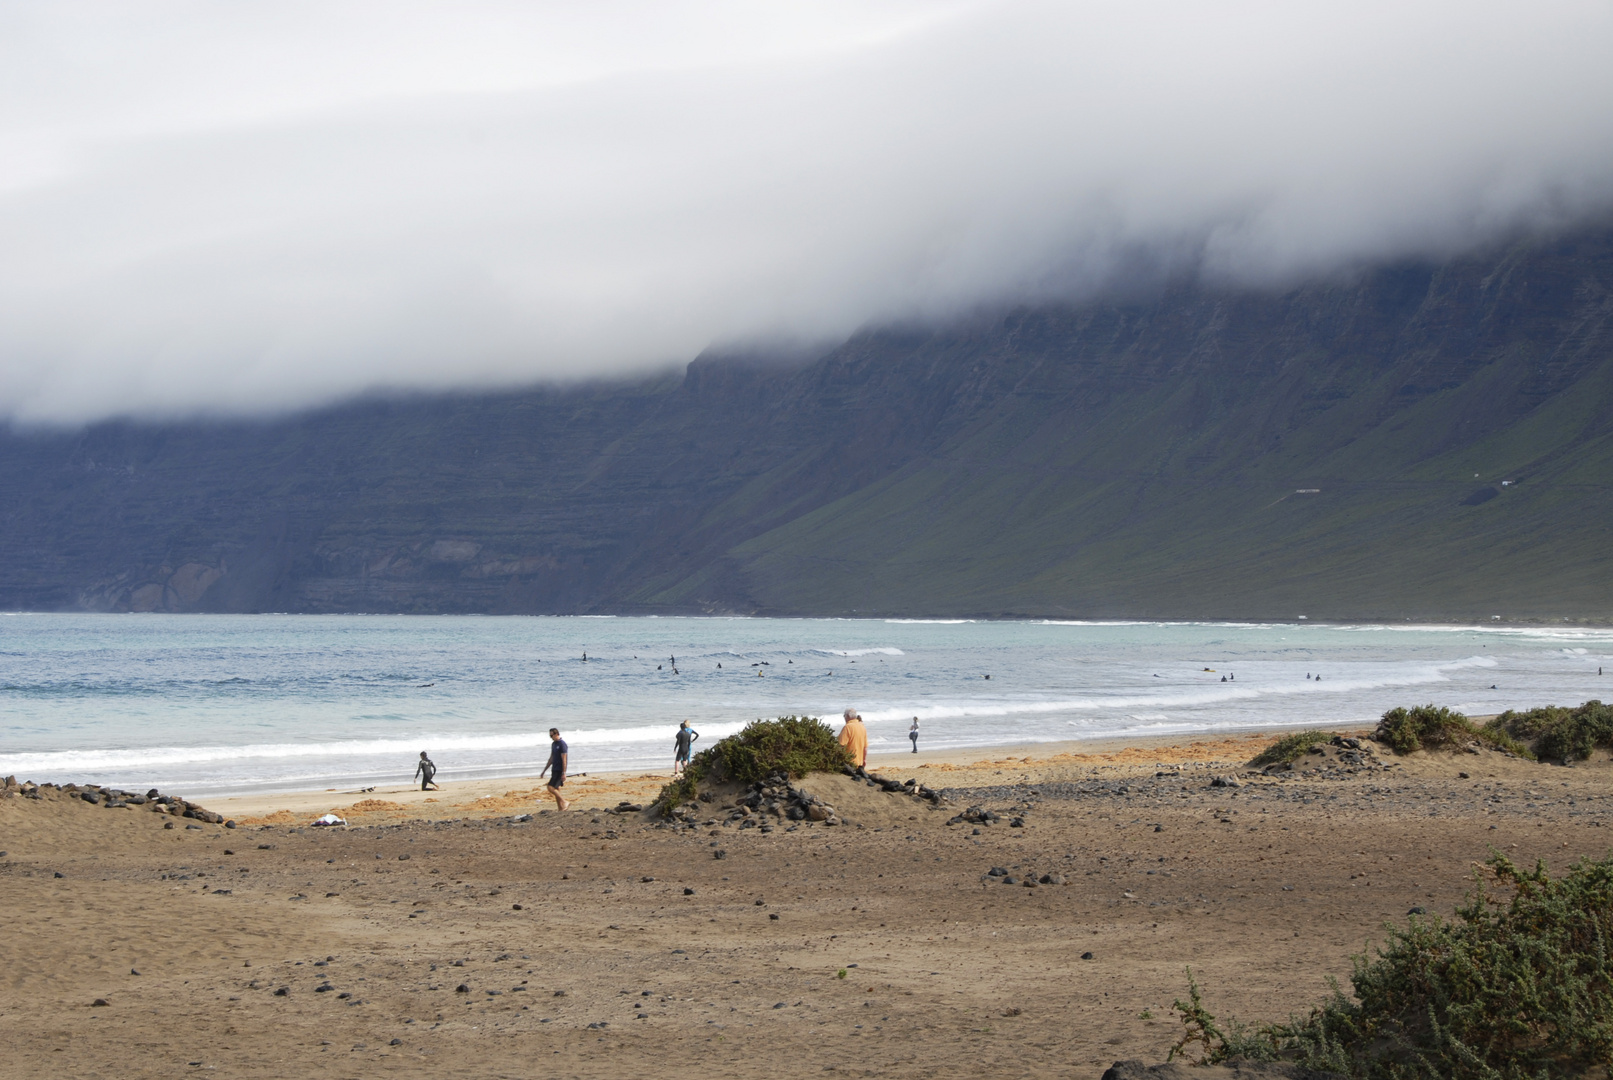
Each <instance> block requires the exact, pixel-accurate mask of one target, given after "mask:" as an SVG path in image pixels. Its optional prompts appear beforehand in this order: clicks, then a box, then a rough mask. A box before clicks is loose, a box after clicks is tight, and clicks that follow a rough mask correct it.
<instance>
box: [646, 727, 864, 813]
mask: <svg viewBox="0 0 1613 1080" xmlns="http://www.w3.org/2000/svg"><path fill="white" fill-rule="evenodd" d="M849 764H851V757H850V755H848V754H847V753H846V749H845V747H843V746H841V745H840V742H839V740H838V739H837V738H836V736H835V733H834V729H833V728H831V727H830V726H829V725H828V724H825V723H824V722H823V721H822V720H819V719H817V718H816V717H811V716H781V717H779V718H778V719H777V720H754V721H752V722H751V723H749V724H746V725H745V729H744V730H743V731H741V732H739V733H738V734H737V735H730V736H728V738H726V739H722V740H719V741H718V742H717V743H716V745H714V746H712V747H710V748H709V749H706V750H702V751H701V752H700V753H698V754H696V755H695V756H694V758H693V759H692V760H691V761H690V762H689V764H688V765H687V766H685V767H684V770H683V775H682V776H681V777H679V778H678V779H676V780H674V781H672V782H671V783H670V784H667V785H666V786H665V787H663V788H662V789H661V794H660V795H659V796H657V797H656V805H658V806H659V807H660V808H661V810H662V811H663V812H665V811H668V810H671V809H672V807H674V806H677V805H679V804H681V803H685V802H688V801H689V800H690V799H692V798H694V797H695V795H696V794H697V793H698V791H699V787H700V783H701V781H703V780H706V779H713V780H733V781H737V782H738V783H741V784H750V783H755V782H756V781H757V780H760V779H762V778H763V777H765V776H768V775H770V774H772V773H775V772H782V773H784V774H785V775H787V776H789V777H790V779H792V780H799V779H800V778H801V777H803V776H806V775H807V774H808V773H814V772H838V771H839V770H840V769H842V768H843V767H845V766H847V765H849Z"/></svg>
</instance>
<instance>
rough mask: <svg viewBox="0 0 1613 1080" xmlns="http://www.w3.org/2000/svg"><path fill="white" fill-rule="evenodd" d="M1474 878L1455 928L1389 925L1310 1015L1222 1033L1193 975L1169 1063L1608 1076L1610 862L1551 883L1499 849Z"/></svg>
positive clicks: (1611, 1048) (1432, 1077)
mask: <svg viewBox="0 0 1613 1080" xmlns="http://www.w3.org/2000/svg"><path fill="white" fill-rule="evenodd" d="M1474 876H1475V882H1474V889H1473V891H1472V892H1471V893H1470V894H1469V897H1468V901H1467V903H1466V904H1465V905H1464V906H1462V907H1459V908H1458V909H1457V911H1456V918H1455V919H1453V920H1450V921H1446V920H1443V919H1440V918H1439V917H1438V916H1434V917H1431V918H1423V917H1415V916H1414V917H1413V918H1412V919H1411V921H1410V922H1409V924H1408V925H1407V926H1406V927H1405V928H1404V929H1399V928H1395V927H1389V928H1388V941H1387V944H1386V945H1385V946H1384V947H1383V948H1381V949H1379V950H1378V951H1377V956H1376V957H1375V958H1374V959H1371V960H1368V959H1367V958H1366V957H1365V956H1357V957H1355V958H1354V972H1353V974H1352V975H1351V984H1352V988H1353V993H1351V994H1349V995H1346V994H1345V993H1343V991H1342V990H1340V989H1339V988H1338V986H1336V985H1335V986H1334V988H1333V994H1332V996H1331V998H1330V999H1329V1000H1327V1001H1325V1002H1324V1003H1322V1004H1320V1005H1317V1006H1316V1007H1314V1008H1313V1009H1312V1010H1311V1012H1310V1013H1309V1015H1307V1016H1304V1017H1298V1018H1291V1019H1290V1020H1289V1021H1288V1022H1286V1023H1277V1024H1268V1025H1264V1026H1260V1027H1256V1028H1245V1027H1241V1026H1239V1025H1236V1024H1231V1023H1228V1024H1226V1025H1225V1028H1223V1026H1222V1025H1221V1024H1220V1023H1219V1022H1218V1021H1217V1020H1216V1018H1215V1017H1214V1016H1213V1015H1211V1014H1210V1013H1209V1012H1208V1011H1207V1010H1206V1009H1205V1007H1204V1004H1203V1002H1202V1000H1201V996H1200V992H1199V988H1198V986H1197V985H1196V984H1195V983H1194V982H1193V980H1192V973H1191V972H1189V973H1188V987H1189V996H1188V1001H1187V1002H1181V1001H1178V1002H1177V1003H1176V1010H1177V1012H1178V1013H1180V1014H1181V1017H1182V1022H1183V1024H1184V1025H1185V1027H1186V1033H1185V1034H1184V1035H1183V1037H1182V1039H1181V1041H1180V1042H1178V1043H1177V1046H1176V1049H1175V1050H1173V1051H1172V1056H1175V1054H1176V1053H1178V1052H1181V1051H1184V1050H1186V1049H1188V1048H1190V1047H1193V1046H1195V1045H1196V1046H1197V1047H1198V1048H1199V1051H1200V1052H1201V1056H1202V1058H1203V1059H1204V1060H1205V1061H1207V1062H1209V1063H1212V1064H1214V1063H1220V1062H1225V1061H1232V1060H1237V1059H1240V1058H1242V1059H1252V1060H1272V1059H1282V1060H1286V1061H1294V1062H1297V1063H1299V1064H1302V1065H1305V1066H1308V1067H1310V1068H1314V1069H1319V1070H1325V1071H1329V1072H1335V1073H1339V1074H1342V1075H1345V1076H1350V1077H1358V1078H1361V1080H1436V1078H1438V1080H1481V1078H1482V1080H1526V1078H1528V1080H1538V1078H1541V1077H1546V1078H1554V1077H1583V1076H1607V1075H1609V1074H1610V1070H1613V857H1609V858H1605V859H1602V860H1600V861H1592V860H1581V861H1579V862H1577V863H1575V864H1574V865H1573V866H1571V867H1570V868H1569V869H1568V871H1567V872H1566V873H1565V874H1563V875H1562V876H1561V877H1552V876H1551V874H1550V873H1549V872H1548V871H1547V869H1546V867H1545V865H1544V864H1543V863H1537V864H1536V866H1535V868H1534V870H1532V871H1528V870H1521V869H1519V868H1518V867H1517V866H1515V865H1513V863H1511V862H1510V861H1509V860H1508V859H1507V858H1506V857H1505V856H1502V855H1500V854H1492V855H1491V857H1490V859H1489V860H1488V862H1487V863H1486V866H1485V867H1484V868H1479V869H1476V870H1475V872H1474ZM1493 889H1499V890H1502V891H1503V898H1502V899H1501V900H1498V899H1497V898H1496V895H1495V893H1494V892H1493V891H1492V890H1493ZM1505 891H1510V893H1511V895H1510V896H1509V897H1508V896H1505V895H1504V893H1505ZM1228 1032H1230V1034H1229V1033H1228Z"/></svg>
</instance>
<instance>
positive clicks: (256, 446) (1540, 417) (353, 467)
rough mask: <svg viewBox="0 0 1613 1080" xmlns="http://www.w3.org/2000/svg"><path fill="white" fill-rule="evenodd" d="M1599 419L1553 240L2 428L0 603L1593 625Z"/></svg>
mask: <svg viewBox="0 0 1613 1080" xmlns="http://www.w3.org/2000/svg"><path fill="white" fill-rule="evenodd" d="M1610 406H1613V232H1609V231H1608V230H1606V229H1591V230H1582V231H1580V232H1577V233H1574V234H1570V235H1565V236H1559V237H1554V238H1550V239H1536V240H1528V241H1521V242H1518V243H1515V244H1512V245H1509V246H1507V247H1504V248H1499V249H1495V250H1490V251H1485V252H1480V253H1475V254H1469V255H1465V256H1462V257H1459V258H1453V259H1450V260H1446V261H1444V262H1441V263H1432V262H1429V263H1402V264H1397V265H1393V266H1385V267H1378V268H1374V269H1369V270H1366V271H1363V272H1362V273H1360V274H1359V275H1358V276H1357V277H1356V278H1355V279H1353V280H1349V281H1323V282H1312V283H1307V284H1302V285H1299V286H1296V287H1293V288H1289V289H1287V290H1282V291H1271V292H1234V291H1230V290H1214V289H1209V288H1205V287H1202V286H1198V285H1193V284H1190V283H1175V284H1170V285H1168V286H1166V287H1164V288H1163V289H1161V290H1160V291H1158V292H1157V293H1155V294H1154V295H1152V296H1149V297H1143V298H1133V299H1131V300H1129V301H1127V302H1119V301H1114V302H1107V303H1090V304H1081V305H1045V306H1039V307H1034V308H1020V309H1016V310H1012V311H1008V312H1005V313H1002V314H1000V315H997V316H994V317H989V318H988V317H979V318H975V319H973V320H971V321H969V322H967V323H963V324H958V325H953V326H948V327H940V328H934V329H913V328H908V329H901V330H873V331H869V332H865V333H862V334H859V335H856V336H855V337H853V338H852V339H850V340H849V341H847V342H845V343H844V344H842V345H840V346H838V347H837V348H834V349H832V350H828V351H827V352H826V353H825V354H824V355H822V356H820V357H818V358H816V359H814V360H811V361H806V362H801V363H797V364H794V365H778V364H764V363H759V362H753V361H749V360H747V359H745V358H743V357H726V358H725V357H703V358H699V359H697V360H695V361H693V362H691V363H690V364H689V365H688V366H687V368H686V369H685V371H684V372H683V373H681V374H680V375H667V376H661V377H656V378H649V379H644V380H640V381H635V382H625V383H615V384H600V385H591V386H583V387H573V388H569V389H554V388H549V389H543V388H539V389H533V390H528V391H521V392H511V393H502V394H481V395H468V394H460V395H441V396H433V397H418V398H406V399H390V400H368V401H357V402H349V403H346V404H343V405H338V406H332V407H329V408H326V409H321V410H316V411H313V412H309V413H304V414H301V415H299V416H295V417H290V418H284V419H280V420H273V421H254V422H237V423H227V422H187V423H163V424H158V423H136V422H132V421H116V422H107V423H102V424H97V425H92V426H90V427H88V428H85V429H83V430H80V431H76V432H56V433H48V432H32V433H28V432H20V431H15V430H7V431H5V432H4V433H3V434H0V464H3V465H4V468H3V470H0V497H3V499H4V503H5V509H4V511H3V512H0V522H3V523H4V530H3V535H0V607H6V608H27V609H36V610H39V609H44V610H62V609H68V610H73V609H80V610H83V609H88V610H167V611H254V610H257V611H262V610H284V611H310V612H313V611H400V612H410V611H412V612H454V611H459V612H473V611H479V612H526V613H719V612H722V613H739V614H752V613H754V614H779V615H859V616H861V615H868V616H879V615H887V616H888V615H896V616H972V617H1016V616H1027V617H1036V616H1052V617H1090V618H1131V617H1137V618H1176V617H1180V618H1261V619H1267V618H1294V617H1297V616H1299V615H1306V616H1307V617H1309V618H1311V619H1329V618H1330V619H1375V618H1382V619H1391V618H1392V619H1403V618H1430V619H1438V618H1450V619H1475V618H1489V617H1491V616H1494V615H1501V616H1502V617H1504V618H1508V619H1540V618H1564V617H1566V618H1573V619H1602V618H1605V617H1606V616H1607V615H1608V614H1609V613H1613V556H1610V555H1609V554H1608V552H1609V541H1610V540H1613V535H1610V525H1613V483H1610V477H1613V473H1610V471H1609V466H1610V465H1613V408H1610ZM1475 474H1477V475H1475Z"/></svg>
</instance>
